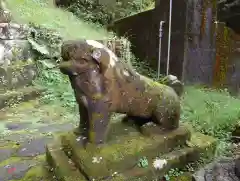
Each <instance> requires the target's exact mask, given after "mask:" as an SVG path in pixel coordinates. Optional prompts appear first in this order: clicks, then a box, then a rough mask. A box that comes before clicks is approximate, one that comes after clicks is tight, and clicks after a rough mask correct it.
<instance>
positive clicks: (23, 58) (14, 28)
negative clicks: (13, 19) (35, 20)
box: [0, 23, 37, 93]
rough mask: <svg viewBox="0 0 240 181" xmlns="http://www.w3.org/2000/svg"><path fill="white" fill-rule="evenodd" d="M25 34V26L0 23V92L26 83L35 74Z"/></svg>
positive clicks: (26, 33) (35, 70)
mask: <svg viewBox="0 0 240 181" xmlns="http://www.w3.org/2000/svg"><path fill="white" fill-rule="evenodd" d="M27 35H28V27H27V26H24V25H19V24H13V23H0V40H1V41H0V90H1V91H0V93H1V92H5V91H6V90H7V89H12V88H17V87H19V86H24V85H28V84H29V83H31V81H32V80H33V79H34V78H35V76H36V74H37V69H36V66H35V64H34V63H33V61H32V59H33V54H32V53H31V46H30V44H29V42H28V40H27Z"/></svg>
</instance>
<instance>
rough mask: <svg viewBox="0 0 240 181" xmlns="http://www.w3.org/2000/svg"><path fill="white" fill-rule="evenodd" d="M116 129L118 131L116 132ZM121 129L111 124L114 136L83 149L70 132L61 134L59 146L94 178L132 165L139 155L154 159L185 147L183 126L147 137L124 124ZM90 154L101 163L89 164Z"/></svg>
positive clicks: (185, 139)
mask: <svg viewBox="0 0 240 181" xmlns="http://www.w3.org/2000/svg"><path fill="white" fill-rule="evenodd" d="M120 128H121V131H118V132H117V130H119V129H120ZM122 128H124V125H122V123H114V124H112V126H111V128H110V133H109V134H110V135H111V134H112V135H113V136H114V137H115V138H116V139H109V140H110V141H109V142H108V143H107V144H105V145H104V146H102V147H100V148H97V147H95V146H93V145H90V144H89V145H88V146H87V148H86V149H84V148H83V147H82V146H81V145H80V144H79V143H78V141H77V136H75V135H74V134H73V133H68V134H67V135H65V136H62V145H63V147H64V149H65V151H66V152H67V153H69V156H70V157H72V160H74V161H75V164H76V165H77V167H78V168H79V169H81V170H83V171H84V172H85V173H86V175H88V176H89V178H90V179H93V178H95V179H97V180H98V179H100V178H102V177H106V176H108V175H111V174H113V173H114V172H115V170H125V169H126V168H131V167H133V165H135V164H136V163H137V161H138V160H139V159H140V158H141V157H143V156H147V157H148V158H155V157H156V156H159V155H161V154H164V153H167V152H170V151H172V150H173V149H175V148H176V147H179V146H185V145H186V141H187V140H188V139H189V138H190V132H189V131H188V130H187V129H186V128H185V127H183V126H180V127H179V128H178V129H176V130H174V131H171V132H168V133H164V132H162V133H158V134H153V135H151V136H149V137H145V136H143V135H141V134H140V133H139V132H138V131H136V130H134V131H133V130H131V131H130V130H127V131H126V129H127V128H128V127H127V126H125V129H122ZM129 129H131V128H129ZM149 129H154V128H149ZM114 130H115V131H114ZM122 130H125V132H123V131H122ZM148 132H151V131H150V130H149V131H148ZM94 157H95V158H102V160H101V162H100V163H98V164H95V163H93V162H92V161H93V158H94Z"/></svg>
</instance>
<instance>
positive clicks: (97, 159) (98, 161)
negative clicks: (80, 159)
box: [92, 157, 102, 163]
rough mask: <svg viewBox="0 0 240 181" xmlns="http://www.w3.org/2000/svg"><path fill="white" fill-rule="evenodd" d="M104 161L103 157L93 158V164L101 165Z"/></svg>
mask: <svg viewBox="0 0 240 181" xmlns="http://www.w3.org/2000/svg"><path fill="white" fill-rule="evenodd" d="M101 160H102V157H99V158H98V157H92V163H100V161H101Z"/></svg>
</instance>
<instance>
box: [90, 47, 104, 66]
mask: <svg viewBox="0 0 240 181" xmlns="http://www.w3.org/2000/svg"><path fill="white" fill-rule="evenodd" d="M101 56H102V53H101V50H100V49H95V50H93V52H92V58H93V59H94V60H96V61H97V63H100V61H101Z"/></svg>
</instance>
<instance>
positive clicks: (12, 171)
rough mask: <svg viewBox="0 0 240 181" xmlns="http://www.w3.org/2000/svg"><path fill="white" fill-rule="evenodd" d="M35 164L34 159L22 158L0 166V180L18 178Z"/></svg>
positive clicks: (6, 180) (5, 180)
mask: <svg viewBox="0 0 240 181" xmlns="http://www.w3.org/2000/svg"><path fill="white" fill-rule="evenodd" d="M35 165H37V162H36V160H22V161H18V162H15V163H12V164H10V165H4V166H1V167H0V180H1V181H8V180H15V179H16V180H17V179H18V180H20V179H21V178H23V177H24V175H25V174H26V173H27V172H28V170H29V169H30V168H32V167H34V166H35Z"/></svg>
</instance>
